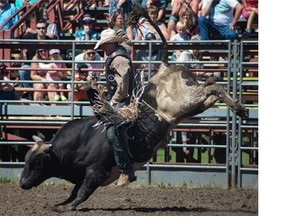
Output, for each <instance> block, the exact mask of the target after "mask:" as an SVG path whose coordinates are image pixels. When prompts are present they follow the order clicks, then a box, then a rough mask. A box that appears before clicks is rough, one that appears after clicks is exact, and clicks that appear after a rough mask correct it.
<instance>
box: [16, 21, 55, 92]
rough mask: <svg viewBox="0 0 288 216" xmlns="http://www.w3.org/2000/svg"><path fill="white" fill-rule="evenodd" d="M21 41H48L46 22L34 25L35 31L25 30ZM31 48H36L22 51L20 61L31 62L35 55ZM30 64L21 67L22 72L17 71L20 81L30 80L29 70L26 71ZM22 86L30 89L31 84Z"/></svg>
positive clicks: (34, 50)
mask: <svg viewBox="0 0 288 216" xmlns="http://www.w3.org/2000/svg"><path fill="white" fill-rule="evenodd" d="M21 39H25V40H45V39H50V38H49V37H48V36H46V22H45V21H44V20H42V19H41V20H39V21H38V22H37V23H36V29H35V30H34V29H32V28H27V29H26V31H25V33H24V35H22V36H21ZM33 47H37V45H36V46H32V47H31V48H29V49H28V50H22V59H27V60H32V58H33V57H34V55H35V53H36V48H33ZM30 66H31V65H30V63H25V64H24V65H22V67H21V69H24V70H21V69H20V70H19V77H20V80H26V81H27V80H31V76H30V73H31V72H30V70H28V69H29V68H30ZM23 86H24V87H26V88H32V87H33V84H32V83H23Z"/></svg>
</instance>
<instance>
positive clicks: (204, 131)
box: [0, 40, 258, 188]
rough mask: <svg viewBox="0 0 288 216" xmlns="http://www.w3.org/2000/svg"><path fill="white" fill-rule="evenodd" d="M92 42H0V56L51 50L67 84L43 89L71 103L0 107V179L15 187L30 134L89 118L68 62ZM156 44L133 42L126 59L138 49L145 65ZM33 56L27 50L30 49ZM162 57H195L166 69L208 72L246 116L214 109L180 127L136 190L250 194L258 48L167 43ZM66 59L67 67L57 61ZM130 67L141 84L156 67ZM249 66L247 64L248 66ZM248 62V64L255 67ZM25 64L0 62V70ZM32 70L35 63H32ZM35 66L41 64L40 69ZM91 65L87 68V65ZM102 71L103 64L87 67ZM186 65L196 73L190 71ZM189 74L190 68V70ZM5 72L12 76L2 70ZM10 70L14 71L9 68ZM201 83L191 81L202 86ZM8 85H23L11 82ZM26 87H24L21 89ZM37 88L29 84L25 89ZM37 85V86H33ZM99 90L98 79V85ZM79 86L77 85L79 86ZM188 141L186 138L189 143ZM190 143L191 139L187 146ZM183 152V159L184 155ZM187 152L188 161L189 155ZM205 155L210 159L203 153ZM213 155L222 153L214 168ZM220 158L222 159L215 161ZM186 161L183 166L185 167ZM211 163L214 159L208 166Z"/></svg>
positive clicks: (254, 171)
mask: <svg viewBox="0 0 288 216" xmlns="http://www.w3.org/2000/svg"><path fill="white" fill-rule="evenodd" d="M94 44H95V42H92V41H82V42H81V41H80V42H79V41H74V40H71V41H70V40H65V41H59V40H57V41H41V40H36V41H23V40H1V41H0V49H9V51H10V50H14V49H19V48H20V49H29V48H32V47H33V46H37V47H41V49H42V48H44V49H52V48H58V49H60V50H61V51H62V54H63V56H64V60H63V61H57V62H59V63H60V62H63V63H65V64H67V65H69V67H68V69H69V70H70V71H71V75H70V78H71V79H70V80H66V81H54V82H53V81H51V82H52V83H64V84H70V85H71V86H72V89H71V92H72V100H71V101H61V102H60V101H57V102H53V104H56V106H51V101H46V100H43V101H30V100H29V101H28V100H17V101H10V100H9V101H0V125H1V134H2V135H1V140H0V178H3V177H5V178H10V179H18V178H19V176H20V172H21V170H22V168H23V165H24V162H23V161H24V155H25V152H26V151H27V149H28V147H27V145H30V144H33V142H32V141H31V137H32V135H31V133H33V132H35V133H36V132H37V131H41V132H42V133H44V134H45V133H48V134H49V135H51V134H53V133H55V131H57V130H58V129H59V128H60V127H61V126H62V125H63V124H65V123H66V122H67V121H69V120H71V119H74V118H82V117H85V116H90V115H92V109H91V107H90V103H89V102H88V101H81V102H80V101H78V102H76V101H74V100H73V92H74V84H75V83H78V81H74V79H73V77H74V75H75V64H76V63H80V62H81V61H79V62H76V61H75V59H74V58H75V55H76V52H77V50H79V49H80V50H81V49H87V48H90V49H91V47H92V48H93V47H94ZM161 47H162V44H161V43H159V42H151V41H141V42H139V41H134V43H133V48H134V51H133V53H132V57H133V58H134V57H135V55H134V54H135V53H136V52H137V51H138V50H143V49H146V50H148V51H149V55H150V57H151V56H152V52H153V51H154V50H160V49H161ZM34 48H35V47H34ZM168 48H169V53H171V54H172V53H173V51H174V50H176V49H181V50H184V49H187V50H188V49H189V50H199V52H200V53H201V55H202V59H201V60H200V61H198V60H195V61H194V60H193V61H190V62H175V61H171V60H170V61H169V63H171V64H176V63H177V64H185V65H186V66H188V67H189V68H190V70H191V73H192V72H196V71H200V72H205V71H206V72H212V73H214V77H216V78H217V80H218V83H219V84H221V85H223V86H224V87H225V88H226V89H227V90H228V91H230V93H231V95H232V96H233V98H235V99H239V100H240V101H243V102H244V103H245V105H246V106H247V108H248V109H249V119H247V120H242V119H239V118H238V117H237V116H236V115H235V114H233V113H231V112H230V110H229V109H228V108H227V107H226V106H225V105H224V104H223V103H221V101H220V102H218V103H216V104H215V106H213V107H212V108H210V109H209V110H206V111H205V112H203V113H201V114H199V115H197V116H194V117H191V118H189V119H187V120H186V121H184V122H181V123H180V124H179V125H178V126H177V127H176V128H174V129H173V130H172V131H171V134H170V137H167V143H168V145H167V147H166V148H165V149H161V150H159V152H158V153H157V155H156V156H155V157H153V159H151V161H150V162H149V163H147V164H146V165H145V166H144V167H143V169H141V170H139V171H137V172H136V174H137V176H138V181H137V183H140V184H141V183H143V184H160V183H164V184H173V185H175V184H192V185H223V186H226V187H251V188H257V187H258V99H257V94H258V61H257V57H258V42H257V41H240V42H239V41H233V42H231V41H226V40H221V41H220V40H217V41H193V42H191V43H190V42H189V43H188V44H187V43H185V44H181V43H177V44H173V43H169V46H168ZM67 53H70V54H71V57H72V59H65V56H67V55H66V54H67ZM148 59H150V60H149V61H137V60H133V64H134V66H135V68H138V65H139V64H146V66H147V67H146V68H145V70H143V68H142V69H141V68H138V70H139V71H141V70H142V71H143V72H142V73H143V75H144V77H145V81H148V80H149V79H150V77H151V76H152V75H153V72H154V71H153V67H152V65H153V64H159V63H160V61H151V58H148ZM251 59H254V60H253V61H251ZM255 59H256V61H255ZM19 61H21V62H23V63H26V62H29V63H31V62H33V61H31V60H13V59H2V60H0V64H2V63H4V64H8V65H10V64H12V63H15V62H19ZM34 62H39V61H34ZM42 62H43V61H42ZM91 63H92V62H91ZM93 63H99V64H103V63H104V62H103V61H99V62H96V61H93ZM193 65H198V67H194V66H193ZM192 66H193V67H192ZM10 69H13V68H11V67H10ZM14 69H15V68H14ZM203 81H204V80H201V79H200V80H199V82H200V83H201V82H203ZM9 82H10V81H9ZM12 82H14V83H23V81H21V80H20V81H15V80H13V81H12ZM29 82H31V81H29ZM32 82H34V83H35V82H37V81H32ZM38 82H39V81H38ZM101 82H102V83H105V79H104V78H103V77H102V79H101ZM79 83H80V82H79ZM191 134H192V138H191V137H190V138H188V137H189V136H191ZM218 134H222V135H223V134H224V135H225V137H224V138H223V137H222V141H223V139H224V141H223V142H221V143H220V144H219V143H216V141H215V139H214V138H215V137H216V135H218ZM193 136H194V138H193ZM195 137H197V139H196V138H195ZM187 152H189V154H190V155H189V154H186V153H187ZM191 152H192V153H191ZM211 152H213V154H214V155H213V154H212V153H211ZM215 152H222V156H218V157H219V158H218V159H220V162H219V161H216V159H215V158H216V157H215ZM223 153H224V154H223ZM188 156H189V157H190V159H187V158H188ZM213 157H214V158H213Z"/></svg>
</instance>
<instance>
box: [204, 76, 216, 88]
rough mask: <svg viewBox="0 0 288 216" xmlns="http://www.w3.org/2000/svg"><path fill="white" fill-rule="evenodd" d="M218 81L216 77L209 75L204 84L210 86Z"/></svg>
mask: <svg viewBox="0 0 288 216" xmlns="http://www.w3.org/2000/svg"><path fill="white" fill-rule="evenodd" d="M215 82H216V80H215V78H214V77H209V78H208V79H207V80H206V81H205V83H204V86H210V85H214V84H215Z"/></svg>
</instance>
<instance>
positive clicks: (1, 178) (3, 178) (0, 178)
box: [0, 177, 15, 184]
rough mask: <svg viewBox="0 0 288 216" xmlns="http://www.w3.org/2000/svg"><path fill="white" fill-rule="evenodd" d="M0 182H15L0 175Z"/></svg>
mask: <svg viewBox="0 0 288 216" xmlns="http://www.w3.org/2000/svg"><path fill="white" fill-rule="evenodd" d="M0 183H4V184H10V183H15V181H13V180H11V179H9V178H7V177H0Z"/></svg>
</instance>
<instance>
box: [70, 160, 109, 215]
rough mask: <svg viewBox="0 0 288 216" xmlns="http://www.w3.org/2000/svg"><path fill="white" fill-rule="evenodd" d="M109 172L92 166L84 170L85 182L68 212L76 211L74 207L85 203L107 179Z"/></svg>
mask: <svg viewBox="0 0 288 216" xmlns="http://www.w3.org/2000/svg"><path fill="white" fill-rule="evenodd" d="M109 175H110V171H108V170H106V169H104V168H99V167H97V166H96V165H92V166H90V167H88V168H87V169H86V175H85V180H84V182H83V184H82V185H81V187H80V189H79V191H78V193H77V197H76V199H75V200H74V201H73V203H72V204H71V207H70V210H76V207H77V206H78V205H80V204H81V203H82V202H84V201H86V200H87V199H88V198H89V196H90V195H91V194H92V193H93V192H94V191H95V190H96V189H97V188H98V187H99V186H100V185H102V183H103V182H104V181H105V180H106V179H107V178H108V177H109Z"/></svg>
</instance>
